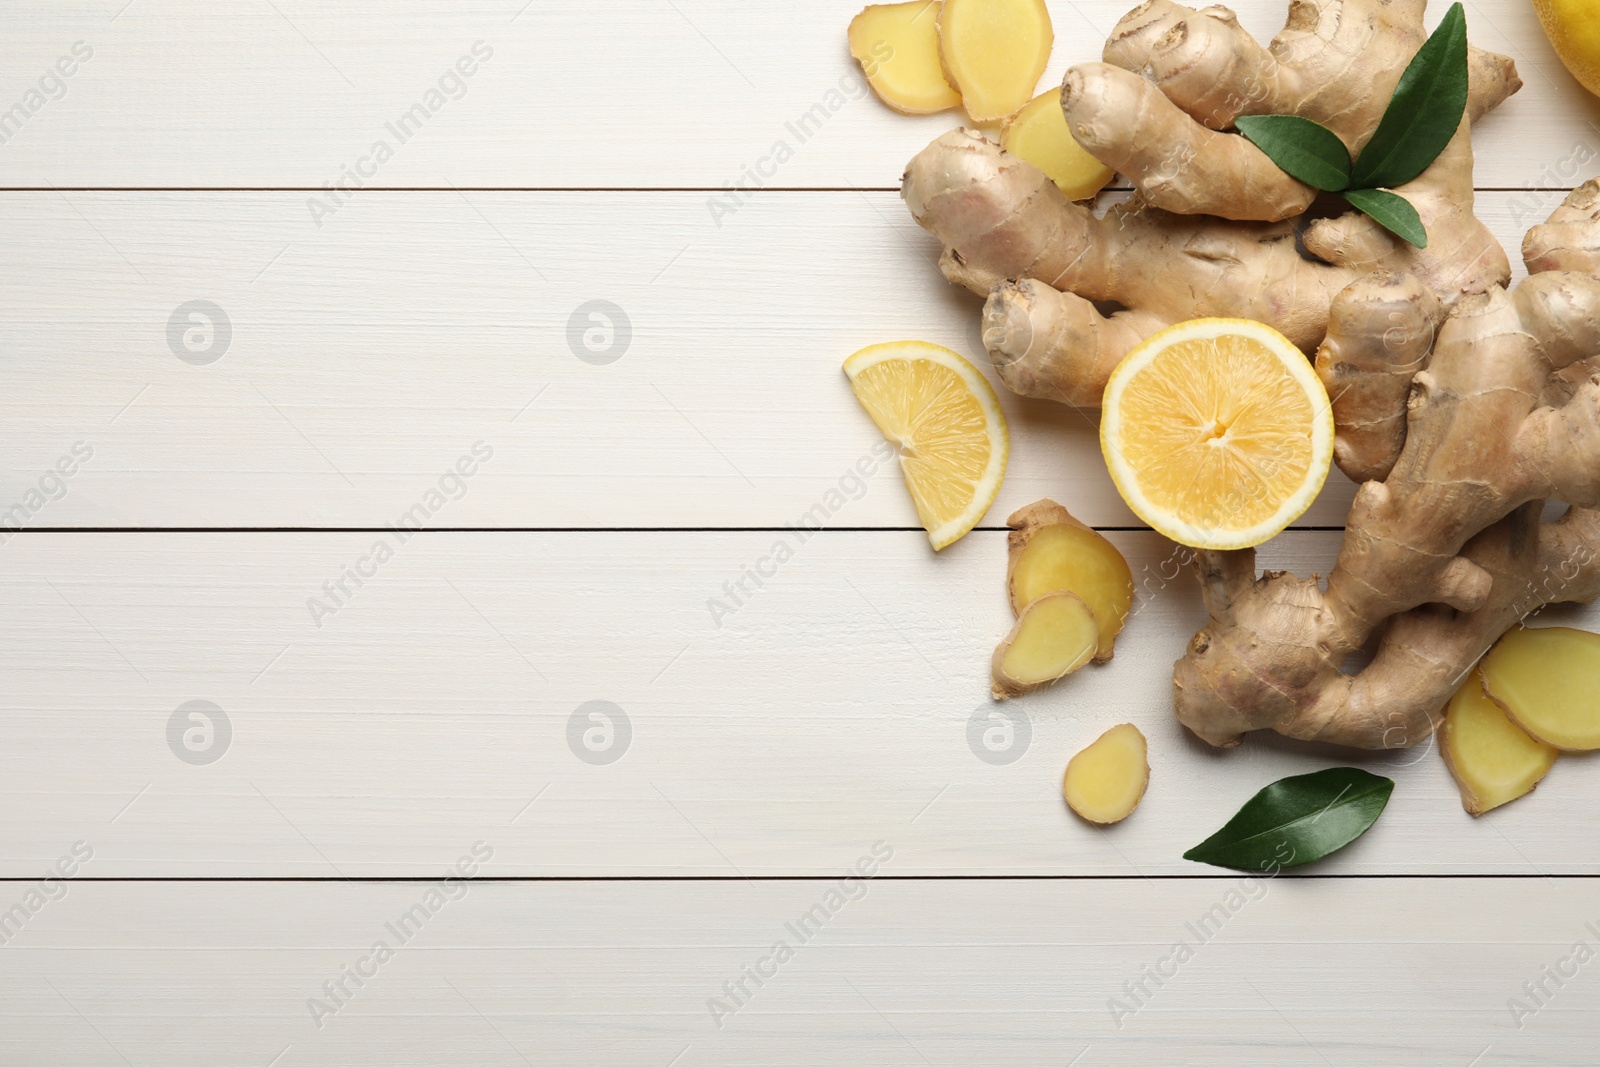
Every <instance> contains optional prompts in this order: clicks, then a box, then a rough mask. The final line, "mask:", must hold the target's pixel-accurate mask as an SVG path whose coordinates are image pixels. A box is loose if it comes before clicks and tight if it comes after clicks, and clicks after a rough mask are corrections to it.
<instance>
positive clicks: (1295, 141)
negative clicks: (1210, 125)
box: [1234, 115, 1350, 193]
mask: <svg viewBox="0 0 1600 1067" xmlns="http://www.w3.org/2000/svg"><path fill="white" fill-rule="evenodd" d="M1234 124H1235V125H1236V126H1238V127H1239V132H1240V133H1242V134H1244V135H1245V137H1246V138H1248V139H1249V141H1250V143H1251V144H1253V145H1255V146H1256V147H1257V148H1259V149H1261V151H1263V152H1265V153H1266V154H1267V156H1268V157H1269V158H1270V159H1271V160H1272V161H1273V162H1274V163H1276V164H1277V165H1278V169H1280V170H1282V171H1283V172H1284V173H1286V174H1288V175H1289V176H1290V177H1291V178H1298V179H1299V180H1300V181H1303V182H1305V183H1306V184H1307V185H1309V186H1312V187H1313V188H1316V189H1321V190H1322V191H1323V192H1328V193H1337V192H1339V191H1340V190H1341V189H1346V188H1348V187H1349V185H1350V150H1349V149H1347V148H1346V147H1345V146H1344V142H1343V141H1341V140H1339V135H1338V134H1336V133H1334V132H1333V131H1332V130H1330V129H1328V128H1327V127H1326V126H1321V125H1318V124H1317V123H1315V122H1312V121H1311V120H1310V119H1303V118H1301V117H1300V116H1298V115H1241V116H1239V118H1238V119H1237V120H1236V121H1235V123H1234Z"/></svg>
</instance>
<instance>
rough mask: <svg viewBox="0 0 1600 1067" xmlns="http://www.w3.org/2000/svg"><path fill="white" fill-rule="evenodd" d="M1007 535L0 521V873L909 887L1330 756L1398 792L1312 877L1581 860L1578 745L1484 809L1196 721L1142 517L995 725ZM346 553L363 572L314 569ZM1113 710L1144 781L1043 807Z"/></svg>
mask: <svg viewBox="0 0 1600 1067" xmlns="http://www.w3.org/2000/svg"><path fill="white" fill-rule="evenodd" d="M1003 540H1004V539H1003V535H1001V534H998V533H977V534H974V535H972V536H970V537H968V538H967V539H966V540H964V541H962V542H961V543H959V544H958V545H956V546H954V547H952V548H951V549H950V550H948V551H946V552H945V553H943V554H942V555H940V556H939V557H937V558H935V557H934V556H933V555H932V553H931V552H930V551H929V550H928V548H927V544H926V541H925V540H924V539H923V538H922V537H921V536H920V535H919V534H916V533H890V532H861V533H849V532H828V533H823V534H818V535H814V536H812V537H810V538H809V539H808V540H806V541H805V542H804V543H803V544H802V543H799V542H798V539H797V538H793V537H789V536H787V535H780V534H774V533H762V532H754V533H609V534H587V533H546V534H511V533H480V534H443V533H433V534H419V535H416V536H414V537H412V538H410V539H409V540H407V541H405V542H404V543H397V539H396V538H394V537H393V536H391V535H374V534H330V533H323V534H281V533H280V534H127V533H124V534H25V535H21V536H18V537H16V538H13V539H12V541H11V542H10V543H9V544H7V545H6V546H5V549H4V551H3V552H0V587H3V588H4V590H5V595H6V603H7V611H6V612H5V613H4V615H3V617H0V648H4V649H5V650H6V655H5V657H4V658H3V659H0V692H4V693H5V694H6V701H5V703H6V707H7V713H6V715H5V716H4V717H3V718H0V783H3V784H0V796H3V797H4V806H5V810H6V813H7V818H6V819H5V820H3V821H0V876H6V877H29V876H31V875H32V872H34V871H35V870H38V869H41V866H42V865H45V864H48V863H49V862H52V861H53V859H54V857H55V856H56V854H57V852H58V851H59V849H60V847H61V843H62V842H63V841H68V842H70V841H73V840H76V839H78V838H86V839H92V840H93V842H94V844H95V847H96V849H97V854H96V858H95V861H94V867H95V870H94V873H95V874H96V875H97V876H104V877H112V876H116V877H128V876H141V877H142V876H163V877H166V876H173V877H200V876H206V877H210V876H230V877H233V876H239V877H262V876H309V877H317V876H328V877H338V876H349V877H356V876H415V875H426V874H427V873H429V872H430V871H433V870H434V869H436V868H438V867H439V866H440V865H442V864H444V863H446V862H447V861H448V860H449V859H450V858H451V857H453V856H454V853H455V850H456V849H457V848H458V847H459V846H460V845H461V843H462V842H463V841H471V840H474V839H476V838H479V837H485V838H492V839H493V840H494V841H495V843H496V847H497V848H498V849H499V851H498V853H497V859H496V868H495V869H496V871H497V872H498V873H500V874H504V875H538V876H562V877H569V876H586V877H587V876H641V875H644V876H661V875H695V876H734V877H737V876H739V875H749V876H755V875H812V874H829V873H832V872H834V871H836V870H837V869H838V867H839V865H840V864H841V863H845V862H848V860H849V859H850V858H851V857H853V856H854V855H855V853H856V852H857V851H858V850H859V849H860V848H861V847H863V845H864V843H869V842H871V841H873V840H876V839H877V838H880V837H892V838H893V840H894V841H895V843H896V847H897V848H898V849H899V853H898V856H897V859H896V861H895V869H896V872H897V873H901V874H952V873H961V874H1028V873H1043V874H1101V875H1125V876H1126V875H1154V874H1211V873H1215V872H1214V871H1213V870H1212V869H1211V868H1205V867H1201V866H1198V865H1195V864H1192V863H1189V862H1186V861H1184V860H1182V859H1181V858H1180V857H1181V854H1182V852H1183V851H1184V850H1185V849H1186V848H1188V847H1189V846H1191V845H1193V844H1195V843H1196V842H1198V841H1200V840H1201V839H1203V838H1204V837H1206V836H1207V835H1208V834H1209V833H1211V832H1212V831H1213V830H1215V829H1216V828H1217V827H1218V826H1220V825H1221V824H1222V823H1223V822H1224V821H1225V820H1226V819H1227V818H1228V816H1230V815H1231V814H1232V813H1233V812H1234V810H1235V809H1236V808H1237V807H1238V806H1239V805H1240V804H1242V803H1243V802H1244V800H1246V799H1247V798H1248V797H1249V796H1250V795H1251V794H1253V793H1254V792H1255V791H1256V790H1257V789H1259V788H1261V787H1262V786H1264V785H1266V784H1267V783H1268V782H1270V781H1273V780H1275V779H1277V778H1279V777H1281V776H1283V775H1287V774H1293V773H1304V772H1307V771H1310V770H1314V769H1318V768H1321V767H1325V766H1329V765H1332V764H1335V763H1355V764H1359V765H1361V766H1365V767H1369V768H1371V769H1373V770H1375V771H1378V772H1380V773H1384V774H1388V775H1390V776H1392V777H1394V778H1395V779H1396V780H1397V781H1398V782H1399V786H1398V788H1397V790H1396V793H1395V796H1394V799H1393V801H1392V803H1391V804H1390V808H1389V811H1388V813H1387V815H1386V816H1385V818H1384V819H1383V821H1382V822H1381V823H1380V824H1379V826H1378V827H1377V828H1376V829H1375V830H1374V831H1373V832H1372V833H1370V834H1368V835H1367V836H1366V837H1365V838H1364V839H1362V840H1361V841H1360V842H1358V843H1356V844H1355V845H1354V846H1352V847H1351V848H1349V849H1348V850H1346V851H1345V852H1343V853H1341V854H1340V855H1338V856H1336V857H1334V858H1333V859H1331V860H1329V861H1328V862H1327V863H1325V864H1324V865H1323V866H1322V867H1321V868H1319V869H1321V870H1324V871H1327V872H1330V873H1347V874H1348V873H1458V872H1464V873H1486V872H1496V873H1508V874H1523V873H1528V872H1531V871H1554V872H1582V873H1595V872H1597V871H1600V860H1597V859H1596V857H1595V855H1594V853H1593V850H1586V849H1582V848H1574V847H1573V842H1574V841H1575V840H1582V839H1583V835H1584V834H1585V833H1587V832H1588V830H1589V829H1591V828H1592V825H1591V824H1592V822H1593V818H1594V816H1593V814H1592V813H1593V812H1594V811H1595V810H1596V808H1597V804H1596V798H1597V797H1600V778H1597V777H1596V776H1595V774H1594V773H1593V772H1594V768H1593V767H1592V766H1591V765H1590V764H1589V762H1588V761H1585V760H1582V759H1576V758H1574V759H1569V760H1563V761H1562V762H1561V763H1560V764H1558V765H1557V766H1556V768H1555V769H1554V770H1553V771H1552V773H1551V774H1550V776H1549V778H1548V779H1547V780H1546V781H1545V782H1544V783H1543V784H1542V785H1541V786H1540V788H1539V791H1538V793H1537V794H1536V795H1535V796H1534V797H1532V798H1530V799H1527V800H1524V801H1520V802H1518V803H1517V804H1515V805H1513V806H1511V807H1510V808H1508V809H1506V810H1504V811H1501V812H1496V813H1495V814H1494V816H1493V817H1492V818H1489V819H1486V820H1480V821H1474V820H1472V819H1470V818H1468V817H1467V816H1466V815H1465V814H1464V813H1463V812H1462V810H1461V806H1460V803H1459V800H1458V798H1457V796H1456V792H1455V789H1454V787H1453V785H1452V784H1451V782H1450V779H1449V777H1448V775H1447V774H1446V771H1445V768H1444V767H1443V765H1442V761H1441V760H1440V759H1439V757H1438V754H1437V753H1436V752H1433V751H1431V749H1429V748H1421V749H1416V750H1407V751H1400V752H1391V753H1379V754H1362V753H1356V752H1350V751H1345V750H1336V749H1329V748H1321V749H1319V748H1315V747H1311V746H1304V745H1296V744H1289V743H1285V742H1279V741H1274V740H1271V739H1268V738H1258V739H1254V740H1252V741H1251V742H1250V743H1248V744H1247V745H1245V746H1244V747H1243V748H1241V749H1238V750H1234V751H1230V752H1219V751H1215V750H1212V749H1209V748H1207V747H1206V746H1204V745H1203V744H1201V743H1200V742H1198V741H1196V740H1195V739H1194V738H1193V737H1191V736H1190V735H1188V734H1187V733H1186V732H1185V731H1183V730H1182V728H1181V727H1179V726H1178V724H1177V723H1176V721H1175V720H1174V719H1173V718H1172V713H1171V704H1170V700H1171V697H1170V688H1169V687H1170V680H1169V669H1168V665H1169V664H1170V663H1171V662H1172V661H1173V660H1174V659H1175V658H1177V657H1178V656H1179V655H1180V654H1181V653H1182V651H1183V649H1184V647H1185V645H1186V644H1187V642H1188V639H1189V638H1190V636H1191V635H1192V634H1193V631H1194V630H1195V628H1197V627H1198V626H1199V625H1200V623H1201V622H1202V621H1203V617H1202V615H1201V612H1200V610H1199V605H1198V603H1197V600H1198V598H1197V595H1196V594H1195V591H1194V590H1193V588H1192V586H1191V581H1190V579H1189V578H1188V577H1187V576H1186V575H1183V576H1177V577H1175V578H1173V580H1171V581H1168V580H1167V579H1168V578H1169V577H1172V576H1174V575H1176V572H1177V569H1178V566H1177V562H1176V561H1175V559H1174V557H1173V554H1172V553H1173V550H1172V548H1171V546H1170V545H1169V544H1168V543H1166V542H1165V541H1163V540H1161V539H1160V538H1158V537H1156V536H1155V535H1153V534H1149V533H1144V534H1117V535H1115V540H1116V541H1117V542H1118V543H1119V544H1120V545H1121V546H1122V547H1123V549H1124V551H1125V552H1126V553H1127V555H1128V557H1129V559H1130V562H1131V565H1132V567H1133V569H1134V573H1135V574H1136V575H1137V580H1138V582H1139V585H1140V587H1141V600H1140V606H1139V608H1138V609H1137V611H1138V613H1137V614H1136V615H1135V616H1134V617H1133V619H1132V621H1131V622H1130V624H1129V626H1128V629H1127V630H1126V631H1125V632H1124V634H1123V636H1122V637H1121V638H1120V639H1119V643H1118V649H1117V656H1116V659H1115V660H1114V661H1113V662H1112V663H1110V664H1108V665H1106V666H1103V667H1099V668H1094V669H1090V670H1085V671H1084V672H1082V673H1081V674H1079V675H1077V676H1075V677H1073V678H1072V679H1070V680H1069V681H1067V682H1066V683H1064V684H1062V685H1060V686H1058V687H1056V688H1055V689H1053V690H1051V691H1048V692H1044V693H1039V694H1035V695H1033V696H1030V697H1029V698H1026V699H1024V700H1021V701H1017V702H1015V703H1013V704H1012V705H1009V707H1011V708H1013V709H1015V710H1016V711H1017V712H1018V714H1019V715H1025V716H1026V722H1025V724H1021V723H1019V724H1015V725H1013V726H1011V727H1010V728H1009V729H1010V731H1011V732H1010V735H1009V737H1006V736H1005V731H1006V729H1007V727H1006V725H1005V724H1004V723H1003V722H1001V721H999V720H995V719H993V718H992V717H991V711H992V708H993V705H992V704H991V702H990V700H989V697H988V681H987V670H988V663H989V656H990V652H991V651H992V649H993V647H994V644H995V643H996V641H997V640H998V639H999V637H1000V636H1001V635H1002V634H1003V633H1004V632H1005V630H1006V629H1007V628H1008V627H1009V625H1010V613H1009V610H1008V609H1007V607H1006V606H1005V603H1004V600H1003V597H1002V595H1001V586H1002V580H1003V575H1004V559H1003ZM375 542H383V543H385V544H386V545H388V546H389V550H390V551H391V552H392V553H393V556H392V558H388V559H384V560H382V561H381V562H380V560H379V558H378V557H379V555H380V554H379V553H376V552H374V551H373V548H372V546H373V545H374V543H375ZM777 542H781V543H784V544H786V545H787V546H789V549H788V550H789V551H790V552H792V553H793V555H792V558H788V559H785V560H783V561H782V562H781V563H780V562H777V555H778V554H777V553H774V551H773V546H774V544H775V543H777ZM1335 548H1336V536H1335V535H1333V534H1327V533H1295V534H1289V535H1285V536H1284V537H1282V538H1279V539H1278V540H1277V541H1275V542H1273V543H1272V544H1271V545H1270V546H1269V548H1268V550H1267V551H1266V553H1265V555H1264V558H1263V563H1264V565H1266V566H1272V567H1283V568H1288V569H1293V570H1295V571H1297V572H1299V573H1311V572H1313V571H1316V570H1319V569H1326V567H1327V566H1328V565H1329V563H1330V562H1331V560H1332V558H1333V556H1334V552H1335ZM767 557H770V558H767ZM764 558H765V562H763V560H764ZM758 564H759V565H760V566H761V568H762V569H763V570H767V571H771V572H773V573H772V574H771V576H769V577H768V578H766V579H764V581H763V584H762V585H761V587H760V588H756V587H755V586H754V584H753V583H752V582H751V581H750V579H748V578H744V570H745V569H746V568H752V567H755V566H756V565H758ZM358 566H359V567H360V568H363V569H365V570H367V571H368V572H373V571H375V572H376V573H375V574H374V575H373V576H372V577H370V578H369V579H366V580H364V584H362V585H361V586H359V587H357V586H356V585H355V584H354V583H353V582H350V581H349V580H348V579H345V581H346V586H345V589H346V591H347V592H348V594H349V595H348V597H344V596H337V595H332V594H329V593H327V592H325V591H324V588H323V586H324V583H325V582H332V581H338V580H340V579H341V575H342V574H343V573H344V571H345V570H346V569H347V568H349V569H352V570H354V569H355V568H357V567H358ZM741 579H742V580H744V581H745V582H746V586H745V590H746V593H747V594H748V595H744V596H741V595H740V594H739V593H738V592H737V591H736V590H734V591H732V592H730V590H729V588H725V583H732V582H734V581H738V580H741ZM312 598H317V600H318V601H319V602H320V603H321V604H322V605H323V608H322V610H318V611H316V612H315V613H313V610H312V607H311V601H312ZM713 598H715V599H716V600H718V601H720V602H721V603H722V604H723V605H724V608H723V610H720V611H716V612H713V610H712V609H711V607H710V606H709V605H710V603H711V601H712V600H713ZM330 611H331V613H330ZM314 614H315V617H314ZM1550 618H1552V619H1561V620H1565V621H1570V622H1575V624H1577V625H1585V626H1589V627H1591V628H1593V627H1596V626H1597V625H1600V613H1597V612H1595V611H1587V612H1585V611H1564V612H1561V613H1553V614H1552V615H1551V616H1550ZM319 623H320V625H318V624H319ZM193 701H206V702H210V705H199V706H191V702H193ZM593 701H605V702H609V705H611V707H606V706H602V710H605V711H606V713H607V715H608V716H609V718H610V720H611V721H610V722H609V723H608V722H607V720H605V719H601V718H596V717H594V715H593V712H594V711H595V710H596V709H595V708H594V707H591V706H590V702H593ZM217 709H221V710H220V712H219V711H218V710H217ZM617 709H620V714H619V712H618V711H617ZM197 711H198V712H200V713H202V714H203V715H204V716H205V717H203V718H201V717H196V716H195V712H197ZM624 718H625V719H626V721H627V726H626V729H624V728H623V726H622V720H623V719H624ZM223 719H225V720H226V729H223V727H222V720H223ZM1127 721H1132V722H1135V723H1137V724H1138V725H1139V726H1140V727H1141V728H1142V729H1143V730H1145V731H1146V732H1147V734H1148V735H1149V737H1150V739H1151V743H1152V753H1151V765H1152V768H1153V778H1152V784H1151V787H1150V790H1149V794H1148V795H1147V797H1146V798H1145V800H1144V802H1143V805H1142V807H1141V809H1140V810H1139V812H1138V813H1137V814H1136V815H1135V816H1134V817H1133V818H1132V819H1130V820H1129V821H1128V822H1127V823H1125V824H1123V825H1121V826H1119V827H1117V828H1116V829H1114V830H1110V831H1106V832H1099V831H1096V830H1094V829H1092V828H1090V827H1088V826H1086V825H1084V824H1082V823H1079V822H1077V821H1076V820H1075V819H1074V818H1073V817H1072V816H1071V815H1070V814H1069V813H1068V812H1067V811H1066V810H1065V809H1064V807H1063V805H1062V802H1061V800H1060V796H1059V792H1058V789H1059V780H1060V774H1061V769H1062V767H1063V766H1064V765H1065V762H1066V760H1067V758H1068V757H1069V756H1070V755H1071V753H1073V752H1074V751H1076V750H1077V749H1078V748H1080V747H1082V746H1083V745H1084V744H1086V743H1087V742H1088V741H1089V740H1091V739H1093V738H1094V737H1096V736H1098V735H1099V733H1100V732H1101V731H1103V730H1104V729H1106V728H1107V727H1109V726H1111V725H1112V724H1114V723H1118V722H1127ZM608 729H609V730H610V735H609V737H608V736H607V730H608ZM990 729H999V731H1000V734H999V735H997V736H996V737H994V738H993V739H992V745H994V746H998V750H999V753H1000V754H999V755H995V754H994V751H995V750H994V749H993V748H991V747H989V746H990V744H991V742H986V740H985V738H984V732H985V731H987V730H990ZM190 731H193V733H192V734H191V733H190ZM208 731H209V734H208ZM186 734H187V735H189V736H187V737H186V736H185V735H186ZM586 735H587V736H586ZM1005 758H1011V759H1012V762H1009V763H1008V762H1003V759H1005ZM208 759H209V760H210V761H209V762H207V760H208ZM608 759H609V760H610V762H606V760H608ZM997 761H1000V762H997ZM1575 835H1576V836H1575Z"/></svg>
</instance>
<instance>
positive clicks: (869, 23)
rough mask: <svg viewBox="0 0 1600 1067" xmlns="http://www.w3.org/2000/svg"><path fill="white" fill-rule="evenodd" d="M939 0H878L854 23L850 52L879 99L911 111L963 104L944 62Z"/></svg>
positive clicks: (926, 111)
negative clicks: (893, 0) (884, 0)
mask: <svg viewBox="0 0 1600 1067" xmlns="http://www.w3.org/2000/svg"><path fill="white" fill-rule="evenodd" d="M938 27H939V3H938V0H913V2H912V3H908V4H873V5H871V6H870V7H867V8H863V9H862V11H861V14H859V15H857V16H856V17H855V18H854V19H852V20H851V22H850V54H851V55H853V56H854V57H855V58H856V60H857V61H858V62H859V63H860V64H861V69H862V70H863V71H864V72H865V73H866V75H867V84H868V85H871V86H872V91H873V92H875V93H877V94H878V99H880V100H882V101H883V102H884V103H885V104H888V105H889V106H890V107H892V108H894V109H895V110H896V111H899V112H902V113H904V114H907V115H930V114H932V113H934V112H936V111H946V110H948V109H950V108H953V107H960V106H961V94H960V93H958V92H956V91H955V89H953V88H951V86H950V83H949V82H947V81H945V77H944V70H943V68H941V67H940V65H939V29H938Z"/></svg>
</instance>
